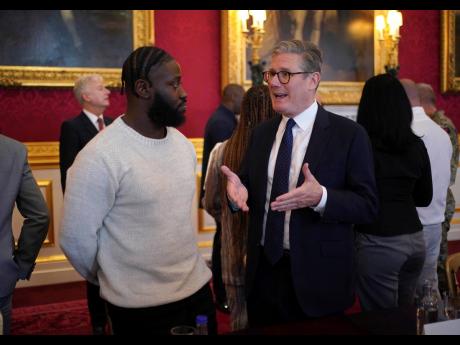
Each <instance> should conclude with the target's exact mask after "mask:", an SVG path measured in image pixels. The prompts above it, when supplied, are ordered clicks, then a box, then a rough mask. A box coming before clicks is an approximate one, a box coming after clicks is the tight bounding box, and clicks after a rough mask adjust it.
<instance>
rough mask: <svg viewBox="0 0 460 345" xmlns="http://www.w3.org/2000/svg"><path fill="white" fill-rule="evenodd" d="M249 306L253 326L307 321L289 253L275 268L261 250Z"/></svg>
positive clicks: (251, 325)
mask: <svg viewBox="0 0 460 345" xmlns="http://www.w3.org/2000/svg"><path fill="white" fill-rule="evenodd" d="M247 306H248V321H249V326H250V327H260V326H266V325H272V324H280V323H285V322H292V321H299V320H305V319H308V316H307V315H305V313H304V312H303V311H302V308H301V307H300V305H299V302H298V300H297V297H296V293H295V291H294V286H293V283H292V274H291V261H290V258H289V254H288V252H285V253H284V255H283V257H282V258H281V260H280V261H278V262H277V263H276V264H275V265H274V266H272V265H271V264H270V262H269V261H268V260H267V259H266V257H265V254H264V251H263V248H261V254H260V258H259V265H258V267H257V272H256V276H255V279H254V285H253V287H252V290H251V292H250V294H249V297H248V303H247Z"/></svg>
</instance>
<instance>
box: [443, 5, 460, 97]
mask: <svg viewBox="0 0 460 345" xmlns="http://www.w3.org/2000/svg"><path fill="white" fill-rule="evenodd" d="M458 15H460V10H455V11H454V10H442V11H441V92H449V91H460V76H456V75H455V61H456V58H455V54H460V52H457V53H456V52H455V45H456V44H455V40H456V37H455V32H456V29H455V17H456V16H458ZM457 39H460V37H457Z"/></svg>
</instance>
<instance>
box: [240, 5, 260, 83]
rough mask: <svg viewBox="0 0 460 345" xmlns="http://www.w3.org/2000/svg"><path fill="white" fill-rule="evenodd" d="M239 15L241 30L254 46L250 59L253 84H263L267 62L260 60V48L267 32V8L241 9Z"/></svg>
mask: <svg viewBox="0 0 460 345" xmlns="http://www.w3.org/2000/svg"><path fill="white" fill-rule="evenodd" d="M238 17H239V21H240V23H241V32H242V33H243V35H244V37H245V39H246V43H247V44H248V46H250V47H251V48H252V55H251V61H249V66H250V68H251V79H252V85H261V84H262V83H263V76H262V72H263V65H264V64H265V62H262V63H261V62H260V56H259V49H260V47H261V46H262V39H263V36H264V33H265V31H264V22H265V20H266V19H267V12H266V11H265V10H239V11H238Z"/></svg>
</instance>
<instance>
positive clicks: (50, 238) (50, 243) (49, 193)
mask: <svg viewBox="0 0 460 345" xmlns="http://www.w3.org/2000/svg"><path fill="white" fill-rule="evenodd" d="M37 184H38V187H40V188H45V202H46V205H47V206H48V211H49V216H50V224H49V226H48V234H47V235H46V239H45V241H44V242H43V247H54V246H55V245H56V243H55V236H54V205H53V181H52V180H44V179H38V180H37Z"/></svg>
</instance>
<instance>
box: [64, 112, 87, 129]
mask: <svg viewBox="0 0 460 345" xmlns="http://www.w3.org/2000/svg"><path fill="white" fill-rule="evenodd" d="M83 116H86V115H85V114H84V113H83V112H81V113H79V114H78V115H75V116H74V117H71V118H70V119H67V120H64V121H63V122H62V127H75V126H78V125H79V124H81V122H82V121H83V119H84V118H83Z"/></svg>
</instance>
